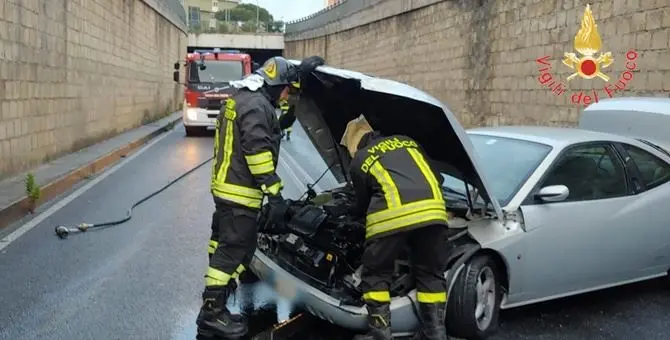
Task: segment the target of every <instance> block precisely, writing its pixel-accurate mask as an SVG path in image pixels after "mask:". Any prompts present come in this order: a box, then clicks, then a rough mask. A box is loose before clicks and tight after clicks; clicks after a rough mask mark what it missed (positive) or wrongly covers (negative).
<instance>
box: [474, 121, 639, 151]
mask: <svg viewBox="0 0 670 340" xmlns="http://www.w3.org/2000/svg"><path fill="white" fill-rule="evenodd" d="M467 133H468V134H478V135H487V136H497V137H507V138H514V139H521V140H527V141H530V142H535V143H541V144H546V145H551V146H553V147H559V148H562V147H565V146H567V145H571V144H575V143H583V142H591V141H600V140H607V141H617V142H626V143H632V144H637V143H636V142H635V141H634V140H632V139H630V138H627V137H624V136H619V135H614V134H610V133H604V132H597V131H591V130H583V129H578V128H566V127H550V126H491V127H479V128H473V129H468V130H467Z"/></svg>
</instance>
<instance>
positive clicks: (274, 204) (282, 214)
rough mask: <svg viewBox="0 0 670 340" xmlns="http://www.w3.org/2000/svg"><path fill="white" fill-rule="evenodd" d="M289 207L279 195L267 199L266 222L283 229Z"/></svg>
mask: <svg viewBox="0 0 670 340" xmlns="http://www.w3.org/2000/svg"><path fill="white" fill-rule="evenodd" d="M288 208H289V205H288V203H287V202H286V200H285V199H284V198H283V197H282V196H281V194H277V195H272V196H269V197H268V209H269V210H268V220H269V221H270V222H271V223H274V224H276V225H278V226H279V227H283V226H284V225H285V224H286V219H287V215H288Z"/></svg>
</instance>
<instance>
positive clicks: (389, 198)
mask: <svg viewBox="0 0 670 340" xmlns="http://www.w3.org/2000/svg"><path fill="white" fill-rule="evenodd" d="M370 173H371V174H372V176H374V178H375V179H376V180H377V182H378V183H379V185H380V186H381V187H382V191H383V192H384V198H385V199H386V205H387V206H388V207H389V208H394V207H397V206H400V205H401V204H402V203H401V202H400V194H399V193H398V187H396V185H395V183H394V182H393V179H392V178H391V175H390V174H389V173H388V171H386V169H384V167H383V166H382V164H381V163H380V162H375V163H374V164H372V166H371V167H370Z"/></svg>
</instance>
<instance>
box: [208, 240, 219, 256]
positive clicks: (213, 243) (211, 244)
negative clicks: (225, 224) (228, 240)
mask: <svg viewBox="0 0 670 340" xmlns="http://www.w3.org/2000/svg"><path fill="white" fill-rule="evenodd" d="M218 246H219V242H216V241H214V240H209V248H208V249H207V252H208V253H209V254H214V252H215V251H216V247H218Z"/></svg>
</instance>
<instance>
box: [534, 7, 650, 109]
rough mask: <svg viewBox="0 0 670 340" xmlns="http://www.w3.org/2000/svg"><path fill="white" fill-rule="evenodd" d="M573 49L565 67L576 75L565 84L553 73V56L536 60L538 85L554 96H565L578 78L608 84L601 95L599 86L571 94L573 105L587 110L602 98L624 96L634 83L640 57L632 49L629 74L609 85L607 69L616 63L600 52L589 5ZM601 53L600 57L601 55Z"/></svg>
mask: <svg viewBox="0 0 670 340" xmlns="http://www.w3.org/2000/svg"><path fill="white" fill-rule="evenodd" d="M574 48H575V51H577V53H574V52H565V53H564V54H563V65H562V66H563V67H569V68H570V69H571V70H572V71H573V73H572V74H571V75H570V76H568V77H567V78H566V79H565V82H564V81H562V80H560V79H557V78H556V77H554V76H553V75H552V73H551V64H550V63H549V61H550V59H551V56H544V57H541V58H537V59H536V60H535V62H536V63H537V65H538V70H539V71H540V75H539V76H538V77H537V81H538V82H539V83H540V85H541V86H543V87H546V88H547V89H549V90H551V93H552V94H554V95H555V96H562V95H564V94H565V92H566V90H568V85H567V82H570V81H571V80H573V79H574V78H575V77H581V78H583V79H589V80H594V81H598V80H597V79H595V78H598V79H600V80H602V81H604V82H605V85H604V86H603V87H602V89H601V90H600V91H599V90H598V89H597V86H598V85H596V86H594V87H593V89H591V90H587V91H578V92H572V93H571V95H570V101H571V102H572V103H573V104H578V105H584V106H587V105H589V104H591V103H594V102H595V103H597V102H598V100H599V99H600V97H601V96H603V97H604V96H606V97H608V98H612V97H614V96H615V94H616V93H618V92H623V91H624V90H625V89H626V87H627V86H628V84H630V82H631V80H633V71H635V70H637V63H636V60H637V58H638V54H637V52H636V51H635V50H633V49H631V50H629V51H628V52H626V55H625V57H626V59H625V66H626V71H624V72H623V73H621V74H620V75H619V77H618V78H617V79H616V81H614V80H612V81H611V82H610V77H609V76H608V75H607V74H605V72H607V69H608V68H609V67H610V66H611V65H612V64H613V63H614V57H612V52H600V49H601V48H602V41H601V40H600V34H599V33H598V25H596V20H595V19H594V18H593V13H592V12H591V6H590V5H586V10H585V11H584V16H583V17H582V22H581V25H580V28H579V31H577V35H576V36H575V42H574ZM599 52H600V53H599Z"/></svg>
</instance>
